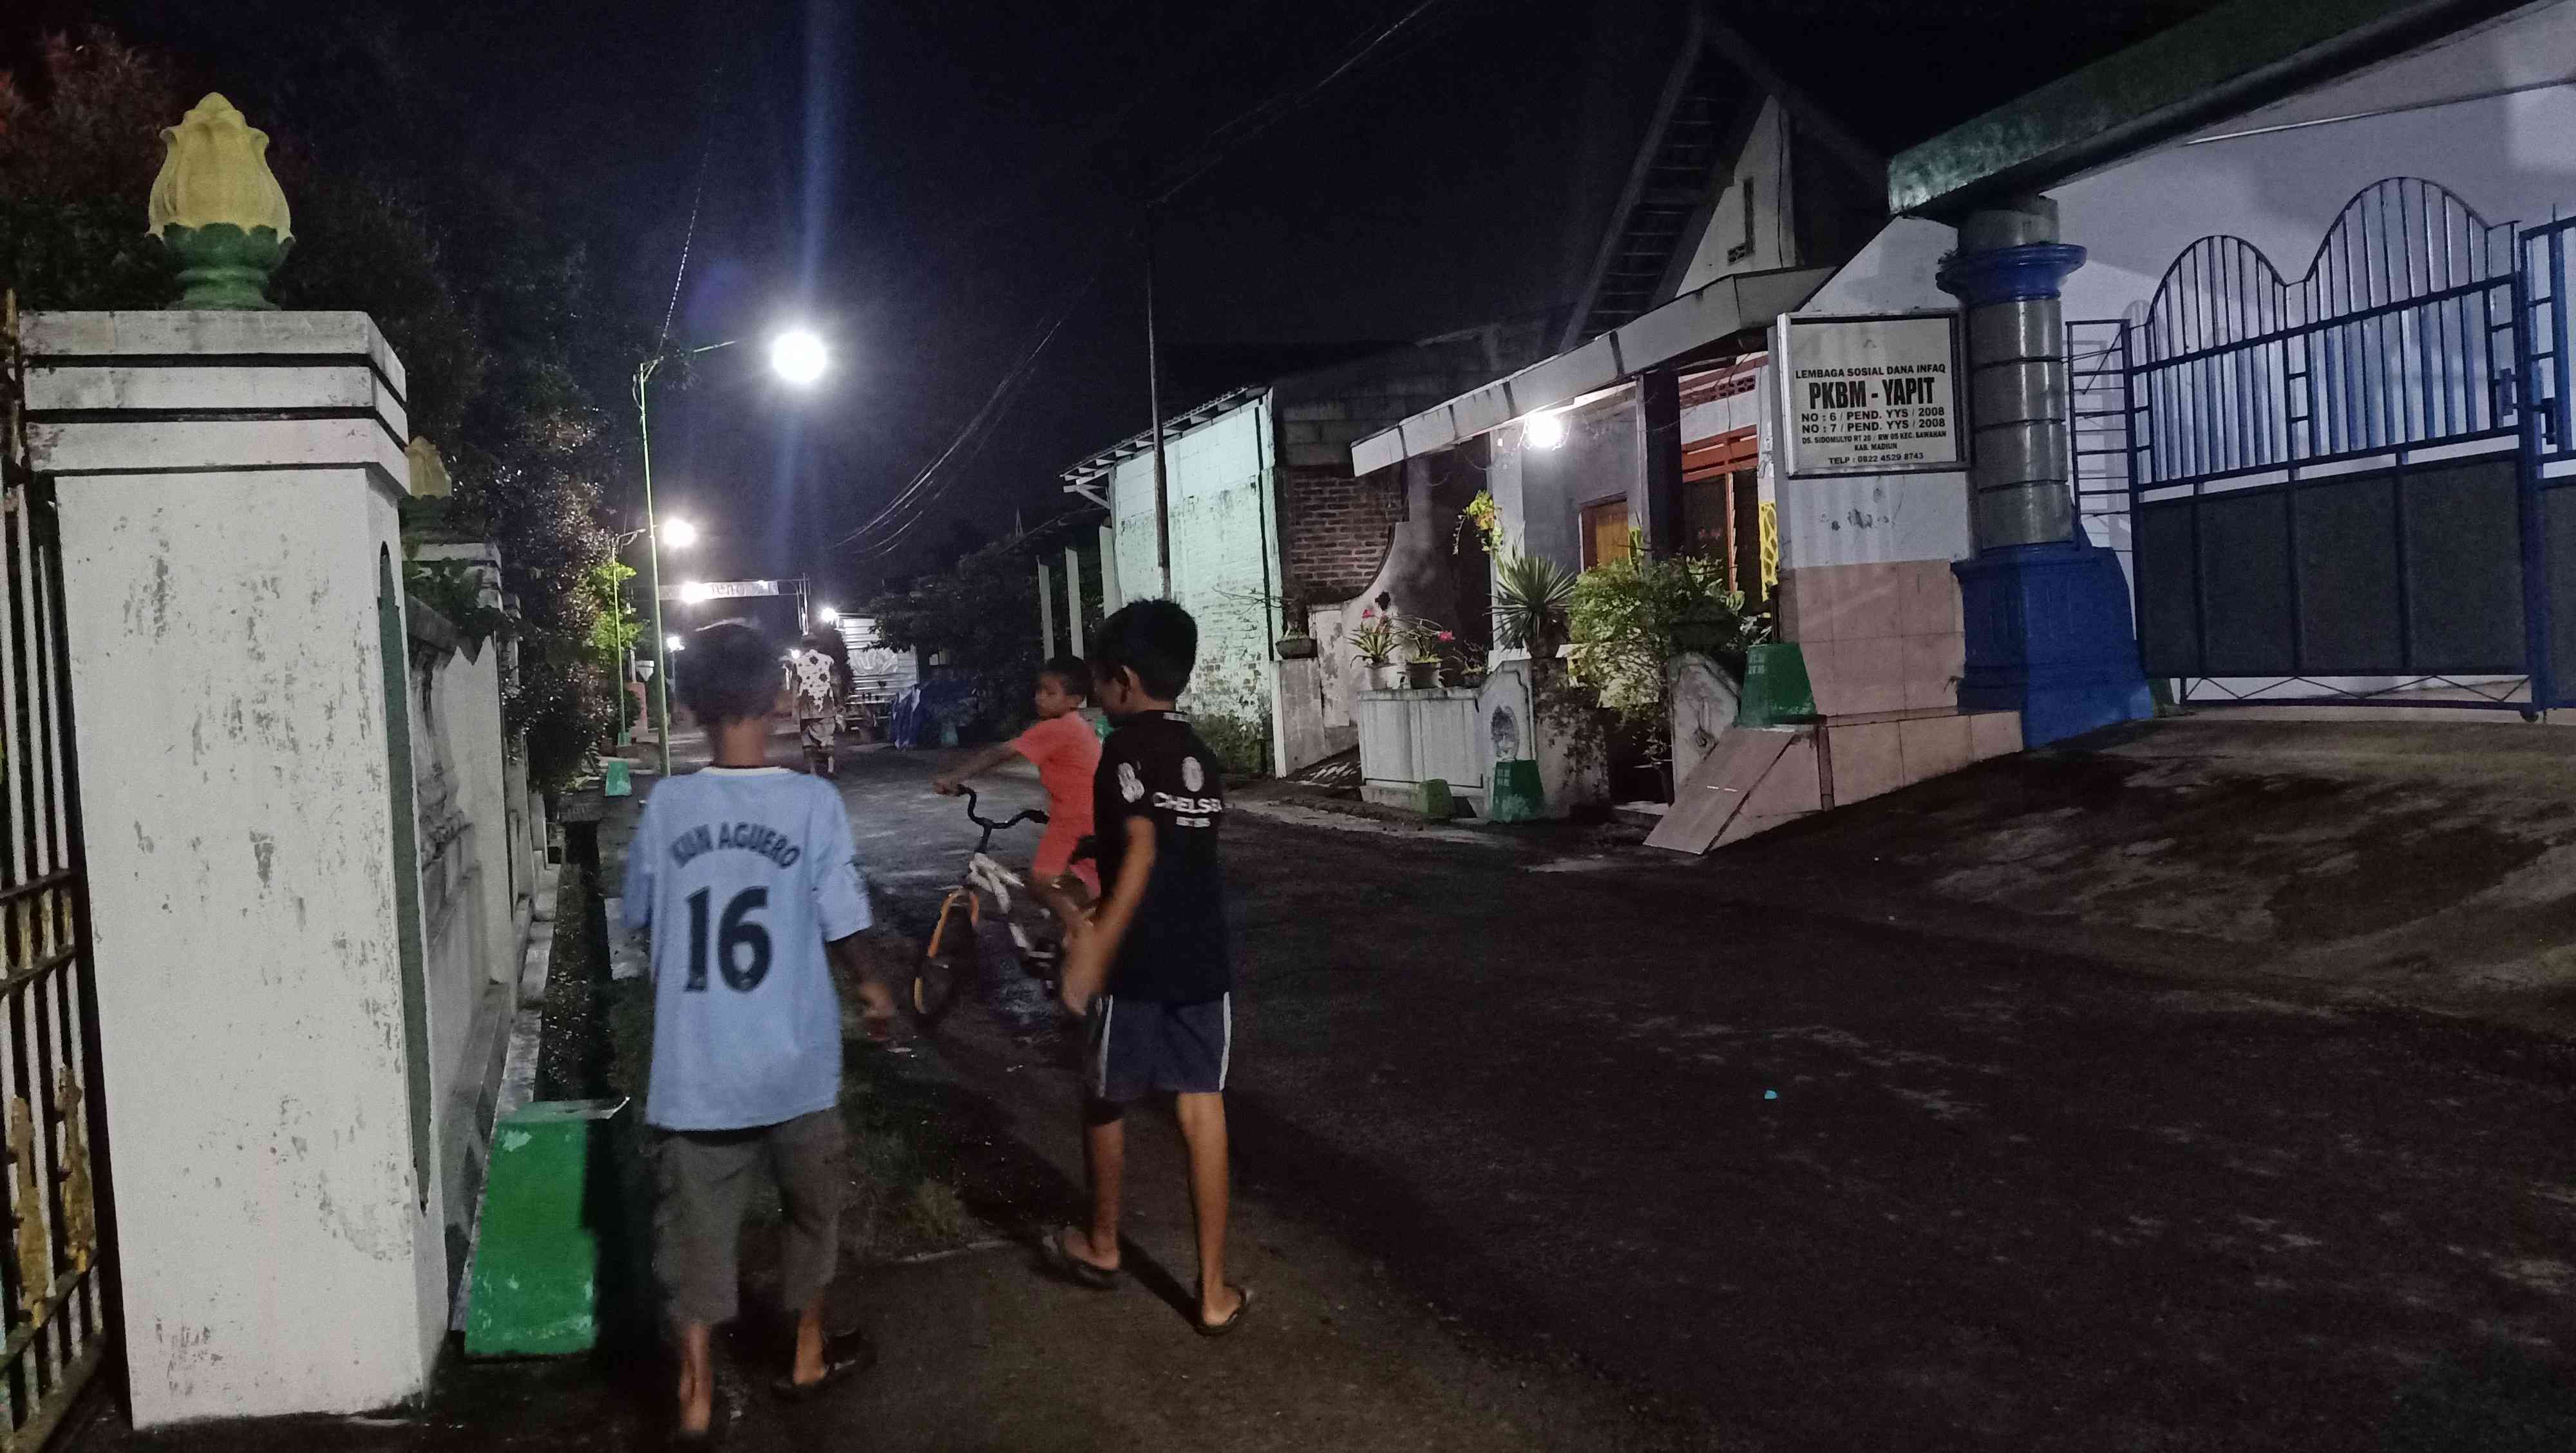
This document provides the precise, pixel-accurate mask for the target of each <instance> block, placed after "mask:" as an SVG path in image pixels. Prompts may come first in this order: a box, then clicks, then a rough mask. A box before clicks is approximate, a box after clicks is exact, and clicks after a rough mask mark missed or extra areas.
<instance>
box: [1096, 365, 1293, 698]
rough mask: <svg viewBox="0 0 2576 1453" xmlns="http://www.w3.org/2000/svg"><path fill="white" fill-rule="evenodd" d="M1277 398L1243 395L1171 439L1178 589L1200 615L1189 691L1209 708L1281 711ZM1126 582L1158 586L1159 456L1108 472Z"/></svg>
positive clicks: (1152, 591)
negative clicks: (1276, 674) (1275, 645)
mask: <svg viewBox="0 0 2576 1453" xmlns="http://www.w3.org/2000/svg"><path fill="white" fill-rule="evenodd" d="M1273 448H1274V445H1273V440H1272V435H1271V400H1270V397H1269V396H1268V395H1267V394H1263V395H1259V396H1256V397H1254V398H1251V399H1247V400H1245V401H1244V402H1243V403H1242V404H1241V405H1239V406H1237V407H1235V408H1233V409H1229V410H1227V411H1226V412H1225V413H1222V414H1219V415H1217V416H1216V417H1215V418H1213V419H1210V420H1208V421H1207V422H1206V423H1204V424H1201V425H1199V426H1198V427H1197V428H1195V429H1192V430H1190V431H1189V432H1188V433H1186V434H1183V435H1181V436H1180V437H1178V438H1176V439H1173V440H1171V441H1169V442H1168V443H1166V444H1165V445H1164V448H1163V453H1164V470H1165V476H1166V490H1167V492H1168V493H1169V495H1170V499H1171V506H1170V515H1171V536H1172V592H1171V594H1172V599H1174V600H1176V601H1178V602H1180V603H1181V605H1182V606H1183V607H1185V608H1186V609H1187V610H1188V611H1189V612H1190V614H1192V615H1194V616H1196V617H1197V618H1198V623H1199V666H1198V671H1197V672H1196V674H1195V675H1193V676H1192V678H1191V681H1190V691H1189V695H1188V697H1187V698H1186V699H1187V702H1188V705H1189V708H1190V710H1192V711H1195V712H1199V713H1203V714H1205V713H1221V714H1223V715H1226V716H1231V717H1234V718H1237V719H1238V720H1242V721H1247V722H1253V721H1259V722H1267V721H1268V720H1269V719H1270V717H1271V711H1272V706H1271V693H1272V689H1273V681H1272V672H1271V642H1272V641H1274V640H1276V639H1278V637H1279V636H1280V634H1282V628H1281V622H1280V614H1279V556H1278V540H1279V526H1278V519H1277V516H1276V512H1275V508H1274V502H1273V498H1272V490H1271V488H1270V480H1271V469H1272V464H1273V459H1272V451H1273ZM1108 493H1109V511H1110V517H1111V519H1112V520H1114V521H1115V522H1116V527H1117V530H1118V548H1117V554H1118V567H1119V568H1118V584H1119V587H1120V590H1121V592H1122V595H1123V599H1122V601H1121V603H1122V604H1123V603H1124V602H1125V601H1127V600H1143V599H1147V598H1150V597H1152V596H1154V595H1156V594H1158V593H1159V586H1160V584H1161V582H1160V580H1159V579H1158V575H1157V569H1156V563H1155V527H1154V456H1153V455H1151V454H1143V455H1139V456H1137V457H1136V458H1134V459H1130V460H1127V461H1125V462H1124V463H1122V464H1120V465H1119V466H1118V468H1117V469H1116V470H1115V471H1114V472H1113V473H1112V474H1111V475H1110V478H1109V491H1108Z"/></svg>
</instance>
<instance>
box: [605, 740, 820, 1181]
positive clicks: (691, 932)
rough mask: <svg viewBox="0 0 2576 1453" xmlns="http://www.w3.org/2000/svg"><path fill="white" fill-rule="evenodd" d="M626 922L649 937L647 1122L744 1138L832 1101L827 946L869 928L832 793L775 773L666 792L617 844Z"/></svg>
mask: <svg viewBox="0 0 2576 1453" xmlns="http://www.w3.org/2000/svg"><path fill="white" fill-rule="evenodd" d="M625 918H626V929H627V931H628V932H630V933H640V932H644V931H646V930H648V929H649V930H650V932H651V934H652V946H653V1083H652V1088H651V1091H650V1093H649V1094H648V1095H647V1096H646V1098H645V1105H644V1121H645V1123H646V1124H648V1125H655V1126H659V1127H661V1128H662V1129H665V1130H742V1129H748V1128H750V1127H752V1126H756V1125H775V1124H777V1123H779V1122H780V1121H783V1120H793V1119H795V1118H796V1117H797V1116H799V1115H807V1114H811V1113H813V1112H814V1111H816V1110H822V1109H826V1108H829V1107H830V1106H832V1105H834V1104H837V1103H839V1101H840V1098H841V998H840V994H839V992H838V990H837V989H836V988H835V987H834V985H833V983H832V970H831V965H830V962H829V960H828V959H827V958H826V957H825V955H824V953H823V945H824V944H825V943H826V942H830V941H837V940H840V939H844V938H847V937H849V936H850V935H851V934H854V933H857V932H858V931H859V930H861V929H863V928H866V927H868V925H869V914H868V894H867V887H866V885H865V884H864V883H863V882H862V881H861V880H860V877H859V863H858V850H857V847H856V846H855V845H854V844H853V842H852V841H851V837H850V815H849V813H848V811H847V810H846V809H844V808H843V807H842V805H841V798H840V794H838V793H836V792H834V791H833V790H832V789H831V787H830V786H829V785H827V784H826V783H824V782H823V781H822V780H821V779H820V778H816V777H808V776H806V775H804V774H803V773H799V772H790V771H788V770H787V769H786V768H784V767H709V768H706V769H704V770H703V771H698V772H692V773H689V774H688V775H686V776H681V777H674V778H672V779H670V780H669V781H667V782H664V783H662V784H661V785H660V786H658V787H656V788H654V789H653V795H652V796H651V797H649V798H647V799H646V800H645V803H644V816H643V818H642V820H641V821H639V822H638V823H637V824H636V827H635V840H634V841H633V842H632V843H631V844H629V845H628V847H627V852H626V904H625Z"/></svg>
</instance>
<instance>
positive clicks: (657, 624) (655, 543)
mask: <svg viewBox="0 0 2576 1453" xmlns="http://www.w3.org/2000/svg"><path fill="white" fill-rule="evenodd" d="M741 341H742V340H741V339H739V338H728V339H726V340H724V341H723V342H721V343H708V344H703V345H701V346H699V347H696V348H676V349H670V350H667V351H665V352H661V353H657V354H654V355H653V356H652V357H650V358H647V359H645V360H644V361H643V362H642V363H639V364H637V365H635V423H636V431H637V434H638V435H639V437H640V440H641V442H642V444H643V447H644V559H645V576H644V588H645V589H647V590H649V591H651V592H652V593H653V727H654V734H655V735H656V736H657V737H658V738H659V739H660V740H659V741H658V743H657V744H656V745H657V746H658V748H659V750H660V753H661V758H662V776H663V777H664V778H666V779H667V778H668V777H669V776H670V775H671V641H672V637H670V636H669V635H667V634H666V633H665V632H664V630H663V627H662V540H661V532H660V530H658V529H657V528H655V526H656V521H655V518H654V514H653V412H652V409H651V408H650V407H649V406H648V405H647V402H646V393H647V386H648V385H650V384H651V383H652V382H653V374H654V372H655V371H656V370H658V369H659V368H661V366H662V365H663V364H665V363H667V362H669V361H670V360H672V359H674V358H695V357H697V356H698V355H699V354H701V353H713V352H715V351H716V350H717V349H719V348H731V347H733V346H734V345H735V344H737V343H740V342H741ZM830 366H831V353H830V351H829V350H827V349H826V348H824V346H823V340H822V339H820V338H818V337H816V336H814V335H813V334H812V333H810V332H807V331H806V330H804V329H802V328H791V329H789V330H788V331H786V332H784V333H781V334H779V335H778V336H777V337H775V338H773V339H771V340H770V343H769V367H770V371H771V372H773V373H775V374H777V375H778V376H779V377H780V378H782V379H784V380H786V381H787V382H789V383H792V384H795V385H797V386H799V387H803V386H804V385H807V384H810V383H813V382H814V381H815V380H816V379H819V378H821V377H822V376H823V373H824V371H825V370H826V369H828V368H829V367H830ZM671 523H672V525H673V526H675V527H680V528H685V529H686V535H685V537H683V536H682V535H681V534H680V533H679V532H678V530H677V529H675V531H674V534H673V538H672V540H671V544H672V547H673V548H674V549H680V548H685V547H686V546H687V544H688V542H689V541H690V540H694V539H696V538H697V530H696V528H695V527H693V526H688V525H687V522H686V521H682V520H673V521H672V522H671Z"/></svg>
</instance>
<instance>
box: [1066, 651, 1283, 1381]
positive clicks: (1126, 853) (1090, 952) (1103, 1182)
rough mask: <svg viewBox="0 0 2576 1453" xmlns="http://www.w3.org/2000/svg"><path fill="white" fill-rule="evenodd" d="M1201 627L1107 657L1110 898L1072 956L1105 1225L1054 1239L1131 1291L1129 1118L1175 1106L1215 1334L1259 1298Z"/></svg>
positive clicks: (1220, 810) (1201, 1298) (1088, 1126)
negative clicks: (1235, 1258)
mask: <svg viewBox="0 0 2576 1453" xmlns="http://www.w3.org/2000/svg"><path fill="white" fill-rule="evenodd" d="M1198 644H1199V628H1198V623H1197V622H1196V621H1194V620H1192V619H1190V613H1189V612H1188V611H1185V610H1183V609H1181V608H1180V607H1179V606H1177V605H1174V604H1173V603H1171V602H1170V601H1167V600H1146V601H1139V602H1137V603H1136V604H1134V605H1130V606H1128V607H1126V608H1124V609H1122V610H1120V611H1119V612H1118V613H1117V614H1115V615H1113V616H1111V617H1110V618H1109V619H1108V620H1106V621H1104V622H1102V623H1101V626H1100V633H1099V636H1098V637H1097V646H1096V654H1095V655H1094V657H1093V659H1092V668H1093V673H1092V675H1093V684H1094V689H1095V691H1096V692H1097V694H1098V697H1099V701H1100V704H1101V705H1102V706H1103V707H1105V708H1107V709H1108V712H1109V715H1110V718H1111V719H1112V720H1113V721H1115V722H1116V723H1117V728H1116V730H1114V731H1112V732H1111V733H1110V734H1109V740H1108V741H1107V742H1106V743H1104V744H1103V745H1102V748H1101V755H1100V770H1099V773H1098V775H1097V776H1096V777H1095V778H1094V779H1093V790H1092V822H1093V827H1094V830H1095V832H1096V834H1097V838H1098V842H1099V859H1100V877H1101V881H1102V882H1103V883H1104V884H1106V885H1107V890H1108V896H1107V897H1106V898H1104V899H1103V900H1102V902H1101V905H1100V910H1099V912H1098V913H1097V914H1095V915H1094V916H1093V919H1092V923H1091V926H1090V928H1089V929H1088V930H1087V931H1085V932H1083V933H1081V934H1079V935H1077V936H1076V937H1075V939H1074V941H1073V945H1072V947H1071V949H1070V950H1069V951H1068V952H1067V953H1066V955H1065V972H1064V984H1063V988H1062V995H1063V999H1064V1004H1065V1007H1066V1008H1068V1009H1070V1010H1072V1011H1073V1012H1074V1013H1076V1014H1083V1015H1086V1016H1087V1018H1088V1022H1089V1029H1090V1043H1089V1049H1088V1052H1087V1054H1086V1057H1085V1071H1086V1073H1085V1079H1086V1086H1085V1088H1086V1090H1087V1092H1088V1093H1087V1096H1086V1102H1085V1106H1084V1114H1083V1121H1084V1137H1083V1148H1084V1152H1085V1154H1084V1160H1085V1164H1086V1166H1087V1168H1088V1170H1089V1172H1090V1181H1091V1224H1090V1225H1089V1226H1087V1227H1086V1226H1068V1227H1066V1228H1064V1229H1063V1230H1062V1231H1060V1232H1055V1233H1051V1234H1050V1235H1049V1236H1048V1237H1047V1240H1046V1244H1045V1246H1044V1247H1043V1248H1041V1250H1042V1253H1043V1255H1044V1256H1045V1258H1046V1262H1047V1265H1048V1266H1049V1267H1050V1268H1051V1269H1052V1270H1053V1271H1055V1272H1056V1274H1058V1275H1060V1276H1063V1277H1065V1278H1067V1279H1069V1280H1072V1281H1075V1282H1078V1283H1080V1284H1082V1285H1084V1286H1089V1287H1095V1288H1099V1289H1101V1290H1107V1289H1108V1288H1110V1287H1113V1286H1115V1285H1117V1281H1118V1275H1119V1269H1120V1264H1121V1263H1120V1251H1119V1245H1118V1221H1119V1195H1120V1190H1121V1185H1122V1182H1123V1181H1124V1179H1125V1174H1126V1158H1127V1140H1126V1122H1125V1114H1126V1110H1127V1107H1128V1106H1129V1105H1131V1104H1133V1103H1135V1102H1136V1101H1138V1100H1141V1099H1143V1098H1144V1097H1145V1096H1147V1095H1151V1094H1158V1093H1169V1094H1171V1095H1172V1096H1173V1105H1174V1110H1175V1113H1176V1114H1177V1116H1178V1118H1179V1120H1180V1123H1181V1137H1182V1139H1183V1140H1185V1141H1187V1142H1188V1145H1189V1159H1190V1210H1191V1213H1192V1217H1193V1219H1194V1220H1195V1221H1196V1222H1197V1225H1198V1253H1199V1289H1198V1303H1197V1306H1196V1308H1195V1321H1196V1324H1197V1326H1198V1329H1199V1331H1200V1332H1201V1333H1202V1334H1203V1335H1206V1336H1211V1337H1215V1336H1222V1335H1223V1334H1225V1333H1227V1332H1231V1331H1233V1330H1234V1329H1235V1328H1236V1327H1238V1326H1240V1325H1241V1324H1242V1321H1243V1318H1244V1314H1245V1313H1247V1312H1249V1311H1250V1310H1251V1308H1252V1293H1251V1292H1250V1291H1249V1290H1247V1289H1246V1288H1243V1287H1240V1286H1235V1285H1232V1284H1230V1283H1228V1282H1227V1281H1226V1279H1225V1223H1226V1213H1227V1198H1228V1187H1227V1180H1228V1175H1229V1167H1228V1165H1227V1157H1226V1133H1225V1095H1224V1091H1225V1077H1226V1071H1227V1069H1228V1068H1229V1067H1230V1065H1231V1062H1232V1058H1233V1048H1234V1044H1233V1041H1234V996H1233V993H1232V990H1233V987H1234V974H1233V968H1232V964H1231V962H1230V957H1229V948H1228V944H1227V941H1226V931H1225V877H1224V874H1223V872H1222V871H1221V870H1220V869H1219V866H1218V862H1217V830H1218V827H1219V825H1220V824H1221V823H1223V822H1224V820H1225V783H1224V779H1223V777H1222V776H1221V774H1220V772H1219V770H1218V766H1217V760H1216V754H1215V753H1213V752H1211V751H1209V750H1208V746H1207V743H1205V742H1203V741H1200V740H1199V736H1198V733H1197V732H1195V731H1193V730H1192V729H1191V727H1190V721H1189V718H1188V717H1186V716H1183V715H1182V714H1181V713H1180V712H1179V711H1178V710H1176V709H1175V707H1176V703H1177V702H1178V700H1179V697H1180V694H1181V691H1182V689H1183V688H1184V687H1186V686H1188V685H1189V680H1190V671H1191V669H1192V668H1193V667H1194V666H1195V665H1196V664H1197V661H1198Z"/></svg>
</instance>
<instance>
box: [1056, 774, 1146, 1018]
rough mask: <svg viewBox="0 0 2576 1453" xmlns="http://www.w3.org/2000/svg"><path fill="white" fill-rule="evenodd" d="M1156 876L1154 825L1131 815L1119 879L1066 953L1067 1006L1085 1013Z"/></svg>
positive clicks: (1064, 987) (1063, 991) (1063, 994)
mask: <svg viewBox="0 0 2576 1453" xmlns="http://www.w3.org/2000/svg"><path fill="white" fill-rule="evenodd" d="M1153 876H1154V824H1153V823H1151V822H1149V821H1147V820H1146V819H1144V818H1141V817H1131V818H1129V819H1127V856H1126V857H1125V859H1124V860H1122V861H1121V862H1120V863H1119V864H1118V881H1117V882H1115V883H1112V884H1110V885H1109V896H1108V897H1107V898H1106V899H1104V900H1103V901H1102V902H1101V905H1100V911H1099V912H1098V913H1096V914H1094V915H1093V916H1092V919H1091V926H1090V927H1089V928H1087V929H1085V930H1083V932H1082V933H1081V934H1080V935H1078V936H1077V937H1076V938H1075V939H1074V941H1073V944H1072V947H1071V948H1070V949H1069V951H1067V953H1066V954H1065V956H1064V983H1063V985H1062V988H1061V992H1060V997H1061V998H1062V999H1063V1000H1064V1007H1066V1008H1067V1009H1070V1010H1072V1011H1073V1012H1074V1013H1076V1014H1080V1013H1081V1012H1083V1011H1084V1010H1085V1009H1087V1008H1089V1007H1090V1006H1091V996H1092V995H1094V994H1097V993H1099V992H1100V988H1101V985H1103V984H1105V983H1107V982H1108V980H1109V965H1110V964H1111V963H1113V962H1115V961H1116V959H1117V957H1118V946H1119V945H1120V944H1122V943H1125V942H1126V941H1127V930H1128V928H1129V927H1130V926H1131V925H1133V924H1134V923H1135V921H1136V909H1137V907H1138V905H1140V904H1142V903H1143V902H1144V901H1145V884H1146V882H1147V880H1149V879H1151V878H1152V877H1153Z"/></svg>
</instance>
